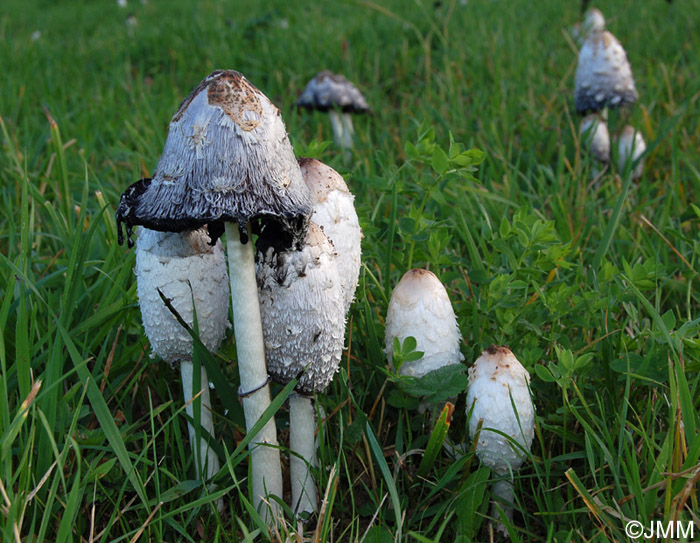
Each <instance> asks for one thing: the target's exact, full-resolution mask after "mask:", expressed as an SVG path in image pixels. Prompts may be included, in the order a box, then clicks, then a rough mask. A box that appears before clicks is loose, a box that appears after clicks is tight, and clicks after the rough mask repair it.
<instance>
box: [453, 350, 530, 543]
mask: <svg viewBox="0 0 700 543" xmlns="http://www.w3.org/2000/svg"><path fill="white" fill-rule="evenodd" d="M529 383H530V374H529V373H528V372H527V370H526V369H525V368H524V367H523V366H522V364H521V363H520V362H519V361H518V359H517V358H516V357H515V355H514V354H513V353H512V352H511V351H510V349H508V347H496V346H495V345H491V346H490V347H489V348H488V349H486V350H485V351H484V352H483V353H481V356H480V357H479V358H478V359H477V360H476V362H474V365H473V366H472V367H471V368H469V389H468V393H467V407H466V409H467V414H468V413H469V411H471V417H470V419H469V435H470V437H471V439H474V437H475V434H476V430H477V427H478V424H479V421H483V423H482V427H481V432H480V433H479V436H478V439H479V441H478V443H477V444H476V454H477V455H478V456H479V459H480V460H481V462H483V463H484V464H485V465H486V466H489V467H490V468H491V469H492V470H493V471H494V472H495V473H496V475H497V476H498V477H506V476H507V475H508V474H509V472H510V471H512V470H517V469H518V468H519V467H520V466H521V465H522V463H523V461H524V460H525V452H524V451H523V449H524V450H525V451H529V450H530V446H531V445H532V440H533V438H534V436H535V407H534V405H533V403H532V398H531V397H530V391H529V388H528V384H529ZM514 408H515V409H514ZM497 432H500V433H497ZM502 434H505V435H506V436H508V438H506V437H504V436H503V435H502ZM493 494H494V495H496V496H499V497H500V498H501V499H502V500H503V501H504V502H505V503H506V504H508V503H512V502H513V487H512V485H511V482H510V481H508V480H501V481H498V482H497V483H496V484H495V485H494V489H493ZM504 512H505V514H506V517H507V518H508V520H510V521H512V518H513V510H512V507H510V506H506V507H505V508H504ZM491 514H492V516H493V517H494V518H498V509H497V508H496V505H495V504H494V506H493V508H492V513H491ZM497 529H498V530H499V531H501V532H503V533H504V534H507V531H506V527H505V525H504V524H503V523H499V524H498V525H497Z"/></svg>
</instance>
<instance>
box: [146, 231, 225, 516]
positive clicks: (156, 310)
mask: <svg viewBox="0 0 700 543" xmlns="http://www.w3.org/2000/svg"><path fill="white" fill-rule="evenodd" d="M135 273H136V279H137V293H138V298H139V306H140V308H141V315H142V319H143V326H144V329H145V331H146V335H147V336H148V340H149V342H150V343H151V348H152V349H153V354H154V355H158V356H160V357H161V358H162V359H163V360H165V361H167V362H169V363H171V364H175V363H179V365H180V372H181V374H182V388H183V392H184V395H185V403H186V405H187V408H186V411H187V414H188V415H189V416H190V417H194V410H193V402H192V398H193V394H199V393H200V390H197V391H193V389H192V384H193V364H192V349H193V347H192V338H191V336H190V334H189V333H188V332H187V330H185V329H184V328H183V327H182V326H181V325H180V324H179V323H178V322H177V320H176V319H175V317H174V316H173V314H172V313H171V311H170V310H169V309H168V308H167V307H166V305H165V303H164V302H163V300H162V299H161V297H160V294H159V291H160V292H162V294H163V295H164V296H165V297H166V298H168V299H169V300H170V303H171V305H172V306H173V308H175V310H176V311H177V312H178V313H179V314H180V316H181V317H182V318H183V319H184V320H185V322H187V324H188V325H189V326H193V322H194V310H195V309H196V312H197V322H198V328H199V338H200V340H201V341H202V343H203V344H204V346H205V347H206V348H207V349H209V351H211V352H215V351H217V350H218V349H219V346H220V345H221V341H222V340H223V338H224V334H225V332H226V329H227V328H228V327H229V326H230V323H229V321H228V274H227V273H226V257H225V255H224V251H223V248H222V246H221V242H218V243H217V244H216V245H214V246H211V245H209V234H208V233H207V231H206V228H201V229H198V230H191V231H186V232H182V233H179V234H178V233H170V232H156V231H155V230H149V229H147V228H141V230H140V231H139V236H138V240H137V242H136V266H135ZM193 302H194V306H193ZM200 402H201V407H202V408H201V420H200V425H201V428H202V430H203V431H205V432H207V433H208V434H209V435H210V436H211V439H213V438H214V437H215V436H214V423H213V420H212V413H211V400H210V397H209V380H208V377H207V371H206V369H205V368H204V366H202V368H201V396H200ZM188 428H189V434H190V444H191V446H192V450H193V452H194V454H195V457H196V460H195V465H196V466H197V474H198V476H200V477H201V476H204V477H206V478H211V477H213V476H214V475H215V474H216V473H217V472H218V471H219V458H218V457H217V455H216V453H215V452H214V450H213V449H211V448H210V447H209V444H208V442H207V441H206V439H200V440H198V439H197V436H196V434H195V428H194V426H192V425H191V424H189V423H188ZM202 437H205V436H202ZM222 505H223V502H220V503H219V506H220V507H221V506H222Z"/></svg>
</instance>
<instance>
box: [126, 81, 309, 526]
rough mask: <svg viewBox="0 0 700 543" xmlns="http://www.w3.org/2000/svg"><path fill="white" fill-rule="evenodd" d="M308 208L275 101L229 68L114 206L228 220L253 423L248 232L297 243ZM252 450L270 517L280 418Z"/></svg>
mask: <svg viewBox="0 0 700 543" xmlns="http://www.w3.org/2000/svg"><path fill="white" fill-rule="evenodd" d="M310 213H311V203H310V200H309V192H308V189H307V188H306V185H305V184H304V182H303V179H302V176H301V171H300V170H299V165H298V164H297V162H296V159H295V157H294V153H293V150H292V146H291V144H290V142H289V138H288V136H287V133H286V130H285V127H284V123H283V122H282V117H281V115H280V112H279V110H278V109H277V108H276V107H275V106H274V105H273V104H272V102H270V100H269V99H268V98H267V97H266V96H265V95H264V94H263V93H262V92H260V91H259V90H258V89H257V88H255V87H254V86H253V85H252V84H251V83H250V82H248V81H247V80H246V78H245V77H243V75H241V74H240V73H238V72H235V71H233V70H224V71H216V72H213V73H212V74H211V75H209V76H208V77H207V78H205V79H204V80H203V81H202V82H201V83H200V84H199V85H198V86H197V87H196V88H195V89H194V90H193V91H192V92H191V93H190V95H189V96H187V98H185V100H183V102H182V104H181V105H180V107H179V108H178V111H177V112H176V113H175V115H174V116H173V118H172V120H171V123H170V130H169V133H168V138H167V140H166V142H165V148H164V149H163V155H162V157H161V160H160V162H159V164H158V168H157V169H156V173H155V175H154V177H153V180H142V181H140V182H137V183H135V184H134V185H132V186H131V187H129V188H128V189H127V190H126V191H125V193H124V194H123V195H122V199H121V202H120V205H119V209H118V210H117V221H118V224H119V225H121V223H124V224H125V225H126V230H127V235H128V234H129V232H130V229H131V227H132V226H133V225H136V224H140V225H144V226H147V227H149V228H153V229H157V230H168V231H182V230H186V229H191V228H193V227H198V226H201V225H204V224H206V225H208V228H209V232H210V235H211V236H212V241H216V239H217V238H218V237H219V236H221V234H223V232H224V230H226V232H227V236H226V237H227V249H228V259H229V273H230V275H231V285H232V288H231V296H232V302H231V304H232V308H233V319H234V332H235V335H236V349H237V352H238V367H239V371H240V374H241V389H240V391H239V393H240V395H241V398H242V401H243V409H244V412H245V416H246V427H247V430H248V431H249V432H250V430H251V428H252V426H253V425H254V424H255V423H256V422H257V421H258V420H259V417H260V414H261V413H263V412H264V411H265V409H267V407H268V406H269V404H270V392H269V387H268V385H267V371H266V369H265V358H264V348H263V340H262V330H261V323H260V318H259V315H258V313H259V309H258V310H256V306H257V301H256V298H257V289H256V283H255V271H254V258H253V248H252V245H251V243H249V238H250V235H249V234H250V231H251V227H252V229H253V233H258V232H261V231H263V230H264V231H265V232H266V235H267V237H268V238H274V242H275V243H276V244H277V245H278V246H279V247H282V248H291V247H296V246H298V244H300V243H301V241H302V240H303V239H304V237H305V235H306V229H307V222H308V217H309V215H310ZM233 223H236V224H237V226H233ZM256 229H257V230H256ZM119 231H120V240H121V238H122V234H121V228H120V229H119ZM250 450H251V464H252V466H251V476H252V479H253V493H254V495H253V503H254V506H255V507H256V509H257V510H258V512H259V513H260V514H261V515H262V517H263V518H264V519H266V520H267V521H268V522H272V521H274V520H275V518H277V516H278V514H279V507H278V505H277V503H276V502H275V500H273V499H271V498H270V496H277V497H281V496H282V475H281V465H280V456H279V450H278V448H277V436H276V430H275V423H274V418H271V419H270V420H269V421H268V422H267V424H266V425H265V426H264V428H263V429H262V430H261V431H260V433H258V434H256V435H255V436H253V437H252V441H251V443H250Z"/></svg>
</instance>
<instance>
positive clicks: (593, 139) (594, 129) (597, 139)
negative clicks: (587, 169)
mask: <svg viewBox="0 0 700 543" xmlns="http://www.w3.org/2000/svg"><path fill="white" fill-rule="evenodd" d="M580 134H581V142H582V143H583V147H584V148H585V149H587V150H588V152H590V154H591V156H593V158H595V159H596V160H597V161H598V162H599V163H601V164H603V165H606V164H608V162H610V134H609V133H608V125H607V124H606V123H605V121H604V120H603V118H602V117H601V116H600V114H598V113H591V114H589V115H586V116H585V117H584V118H583V120H582V121H581V131H580ZM593 174H594V176H597V175H598V171H597V168H595V169H594V171H593Z"/></svg>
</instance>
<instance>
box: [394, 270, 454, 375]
mask: <svg viewBox="0 0 700 543" xmlns="http://www.w3.org/2000/svg"><path fill="white" fill-rule="evenodd" d="M408 336H413V337H414V338H415V339H416V343H417V345H416V350H417V351H422V352H423V357H422V358H420V359H419V360H413V361H410V362H404V363H403V364H402V365H401V368H400V370H399V373H401V375H410V376H412V377H423V376H424V375H425V374H426V373H428V372H430V371H433V370H436V369H438V368H441V367H443V366H449V365H450V364H458V363H460V362H461V361H462V360H464V355H463V354H462V353H461V352H460V350H459V344H460V342H461V340H462V336H461V334H460V332H459V328H458V327H457V317H456V316H455V312H454V309H452V304H451V303H450V299H449V297H448V296H447V291H446V290H445V287H444V286H443V284H442V283H441V282H440V280H439V279H438V278H437V277H436V276H435V274H434V273H433V272H431V271H428V270H422V269H413V270H409V271H407V272H406V273H405V274H404V276H403V277H402V278H401V281H399V283H398V284H397V285H396V287H395V288H394V291H393V292H392V293H391V299H390V300H389V308H388V309H387V312H386V331H385V345H386V348H385V350H384V352H386V355H387V359H388V361H389V364H391V363H392V360H393V356H394V338H399V340H400V341H401V342H402V343H403V341H404V340H405V339H406V338H407V337H408Z"/></svg>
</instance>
